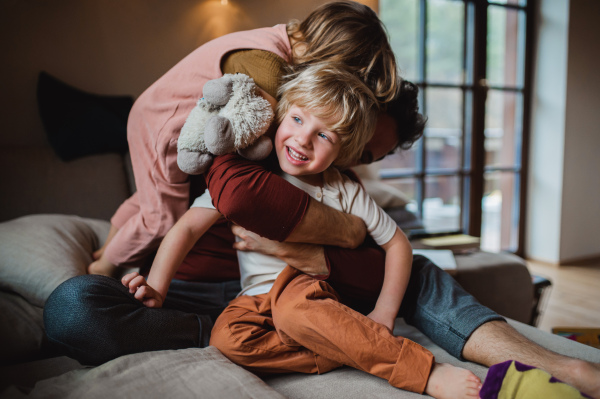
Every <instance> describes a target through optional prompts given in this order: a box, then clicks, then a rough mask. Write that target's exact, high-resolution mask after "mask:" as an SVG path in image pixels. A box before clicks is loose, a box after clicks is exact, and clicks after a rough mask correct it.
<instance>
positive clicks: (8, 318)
mask: <svg viewBox="0 0 600 399" xmlns="http://www.w3.org/2000/svg"><path fill="white" fill-rule="evenodd" d="M43 338H44V322H43V320H42V308H38V307H37V306H32V305H31V304H29V302H27V301H26V300H25V299H24V298H23V297H21V296H19V295H17V294H14V293H10V292H4V291H0V365H4V364H11V363H16V362H23V361H26V360H31V359H34V358H36V357H37V356H39V352H40V350H41V348H42V340H43Z"/></svg>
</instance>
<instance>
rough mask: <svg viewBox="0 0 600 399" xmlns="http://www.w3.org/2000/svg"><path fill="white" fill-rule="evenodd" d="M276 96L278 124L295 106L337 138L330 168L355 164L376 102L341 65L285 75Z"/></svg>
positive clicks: (371, 124) (371, 125) (368, 134)
mask: <svg viewBox="0 0 600 399" xmlns="http://www.w3.org/2000/svg"><path fill="white" fill-rule="evenodd" d="M279 96H280V100H279V103H278V104H277V111H276V117H277V121H278V123H281V122H282V121H283V118H284V117H285V115H286V114H287V112H288V111H289V109H290V108H291V107H292V105H295V106H297V107H299V108H302V109H303V110H306V111H308V112H310V113H311V114H312V115H314V116H316V117H318V118H319V119H321V120H322V121H324V122H325V123H326V126H327V129H328V130H330V131H332V132H334V133H336V134H337V135H338V136H339V138H340V145H341V146H340V152H339V154H338V157H337V158H336V160H335V161H334V163H333V165H334V166H337V167H339V168H345V167H347V166H349V165H351V164H352V163H353V162H355V161H356V159H358V157H359V156H360V154H361V153H362V151H363V148H364V146H365V144H366V143H367V142H368V141H369V140H370V139H371V137H372V136H373V132H374V130H375V124H376V123H377V115H378V112H379V102H378V101H377V98H375V96H374V94H373V92H372V91H371V90H370V89H369V88H368V87H367V86H366V85H365V83H364V82H363V81H361V80H360V79H359V78H358V77H356V76H355V75H354V74H353V73H351V72H350V71H348V70H347V69H346V68H345V66H344V65H342V64H335V63H329V62H327V63H316V64H313V65H311V66H307V67H306V68H304V69H303V70H301V71H299V72H298V71H296V72H294V73H291V74H289V75H286V76H285V77H284V83H283V84H282V85H281V86H280V87H279ZM331 121H334V122H333V123H331V124H330V123H329V122H331Z"/></svg>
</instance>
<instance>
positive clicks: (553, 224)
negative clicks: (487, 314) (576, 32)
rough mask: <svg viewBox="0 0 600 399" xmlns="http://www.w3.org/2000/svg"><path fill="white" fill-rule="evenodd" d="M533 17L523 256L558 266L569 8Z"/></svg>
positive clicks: (555, 7)
mask: <svg viewBox="0 0 600 399" xmlns="http://www.w3.org/2000/svg"><path fill="white" fill-rule="evenodd" d="M536 18H537V21H538V29H537V38H536V39H537V49H536V50H537V51H536V54H535V64H534V65H535V71H534V81H533V88H532V89H533V90H532V93H533V95H532V107H531V109H532V123H531V141H530V153H529V180H528V189H527V192H528V206H527V209H526V217H527V226H526V239H525V245H526V248H525V254H526V256H527V257H530V258H535V259H540V260H545V261H549V262H558V259H559V255H560V240H561V224H560V223H561V212H562V191H563V148H564V140H565V138H564V135H565V134H564V133H565V104H566V89H567V81H566V80H567V38H568V28H569V21H568V18H569V4H568V3H567V2H558V1H540V3H539V9H538V14H537V16H536ZM546 60H552V62H547V61H546Z"/></svg>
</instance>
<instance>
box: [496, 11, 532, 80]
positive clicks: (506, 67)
mask: <svg viewBox="0 0 600 399" xmlns="http://www.w3.org/2000/svg"><path fill="white" fill-rule="evenodd" d="M524 43H525V13H524V12H523V11H519V10H512V9H507V8H505V7H499V6H490V7H489V8H488V35H487V81H488V84H489V85H490V86H508V87H519V88H521V87H523V73H522V71H523V62H524V50H525V45H524Z"/></svg>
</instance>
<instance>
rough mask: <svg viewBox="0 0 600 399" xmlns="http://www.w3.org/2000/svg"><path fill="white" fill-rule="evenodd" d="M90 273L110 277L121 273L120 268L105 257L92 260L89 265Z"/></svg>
mask: <svg viewBox="0 0 600 399" xmlns="http://www.w3.org/2000/svg"><path fill="white" fill-rule="evenodd" d="M87 271H88V274H100V275H103V276H108V277H116V276H117V275H118V274H119V268H118V267H116V266H115V265H113V264H112V263H110V262H109V261H108V260H106V259H105V258H104V257H101V258H100V259H98V260H96V261H95V262H92V263H91V264H90V265H89V266H88V270H87Z"/></svg>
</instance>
